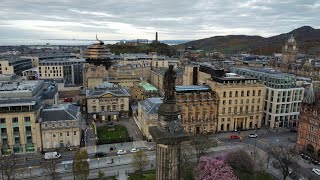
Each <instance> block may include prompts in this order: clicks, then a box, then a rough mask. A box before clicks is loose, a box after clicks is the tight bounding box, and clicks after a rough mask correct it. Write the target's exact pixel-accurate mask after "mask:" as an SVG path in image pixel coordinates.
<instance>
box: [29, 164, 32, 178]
mask: <svg viewBox="0 0 320 180" xmlns="http://www.w3.org/2000/svg"><path fill="white" fill-rule="evenodd" d="M31 169H32V167H31V166H29V171H30V177H31Z"/></svg>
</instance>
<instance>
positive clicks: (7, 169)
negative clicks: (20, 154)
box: [0, 154, 17, 180]
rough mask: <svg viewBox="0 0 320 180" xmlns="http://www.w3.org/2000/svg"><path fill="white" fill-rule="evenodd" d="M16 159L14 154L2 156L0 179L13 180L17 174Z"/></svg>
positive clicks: (0, 160)
mask: <svg viewBox="0 0 320 180" xmlns="http://www.w3.org/2000/svg"><path fill="white" fill-rule="evenodd" d="M15 166H16V158H15V155H14V154H10V155H9V156H3V157H1V159H0V169H1V179H7V180H14V179H15V176H16V174H17V171H16V167H15Z"/></svg>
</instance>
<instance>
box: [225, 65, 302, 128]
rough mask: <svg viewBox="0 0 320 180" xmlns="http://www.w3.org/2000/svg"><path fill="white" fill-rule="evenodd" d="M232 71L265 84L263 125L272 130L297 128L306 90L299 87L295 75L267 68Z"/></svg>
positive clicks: (236, 68)
mask: <svg viewBox="0 0 320 180" xmlns="http://www.w3.org/2000/svg"><path fill="white" fill-rule="evenodd" d="M231 71H232V72H234V73H237V74H239V75H245V76H250V77H253V78H257V80H258V81H260V82H262V83H264V85H265V96H264V109H263V112H264V114H263V124H265V125H266V126H268V127H271V128H278V127H296V126H297V121H298V120H299V114H300V108H301V102H302V99H303V92H304V88H303V87H297V85H296V78H295V76H294V75H291V74H287V73H282V72H279V71H275V70H273V69H267V68H266V69H255V68H238V67H234V68H231Z"/></svg>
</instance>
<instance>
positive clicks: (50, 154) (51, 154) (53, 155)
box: [44, 152, 61, 159]
mask: <svg viewBox="0 0 320 180" xmlns="http://www.w3.org/2000/svg"><path fill="white" fill-rule="evenodd" d="M60 157H61V154H59V153H57V152H47V153H45V154H44V159H58V158H60Z"/></svg>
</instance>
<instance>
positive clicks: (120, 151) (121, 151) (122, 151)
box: [117, 150, 127, 155]
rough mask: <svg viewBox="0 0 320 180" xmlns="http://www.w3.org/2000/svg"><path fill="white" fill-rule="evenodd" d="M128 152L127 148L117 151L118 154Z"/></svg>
mask: <svg viewBox="0 0 320 180" xmlns="http://www.w3.org/2000/svg"><path fill="white" fill-rule="evenodd" d="M126 153H127V151H126V150H118V151H117V154H118V155H122V154H126Z"/></svg>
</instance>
